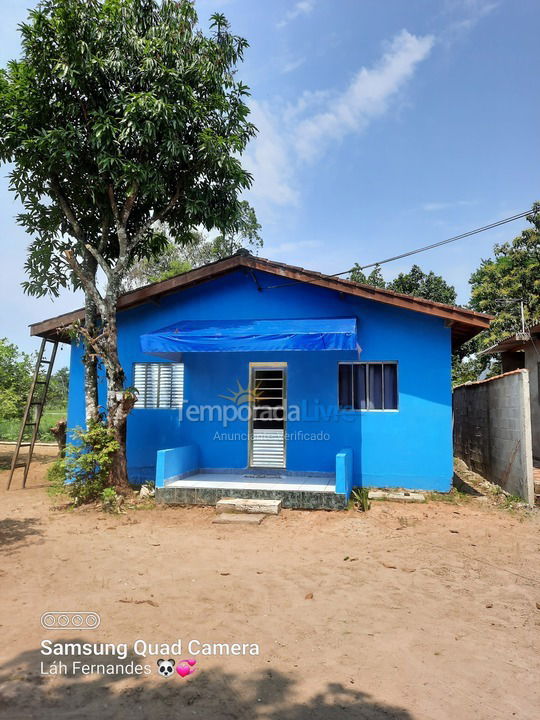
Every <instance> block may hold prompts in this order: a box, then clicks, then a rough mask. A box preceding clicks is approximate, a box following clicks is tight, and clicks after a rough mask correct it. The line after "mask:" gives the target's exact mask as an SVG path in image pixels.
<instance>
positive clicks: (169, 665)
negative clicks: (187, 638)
mask: <svg viewBox="0 0 540 720" xmlns="http://www.w3.org/2000/svg"><path fill="white" fill-rule="evenodd" d="M157 664H158V673H159V674H160V675H161V677H164V678H168V677H171V675H172V674H173V673H174V660H163V658H160V659H159V660H158V661H157Z"/></svg>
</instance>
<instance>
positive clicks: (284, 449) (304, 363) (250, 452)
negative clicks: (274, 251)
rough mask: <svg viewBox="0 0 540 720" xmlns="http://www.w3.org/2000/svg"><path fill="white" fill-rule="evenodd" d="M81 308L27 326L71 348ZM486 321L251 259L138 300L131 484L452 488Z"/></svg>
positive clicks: (211, 493) (198, 497)
mask: <svg viewBox="0 0 540 720" xmlns="http://www.w3.org/2000/svg"><path fill="white" fill-rule="evenodd" d="M82 317H83V311H82V310H78V311H75V312H73V313H69V314H67V315H64V316H60V317H58V318H53V319H51V320H45V321H44V322H41V323H37V324H35V325H33V326H32V327H31V332H32V334H33V335H39V336H40V337H49V338H50V337H54V338H58V337H60V338H61V339H62V340H63V341H64V342H69V339H68V338H67V337H66V336H65V335H62V328H64V327H66V326H67V325H69V324H70V323H72V322H74V321H75V320H79V319H81V318H82ZM489 322H490V318H489V316H487V315H482V314H480V313H476V312H472V311H470V310H465V309H463V308H458V307H452V306H448V305H443V304H440V303H435V302H431V301H428V300H424V299H422V298H413V297H410V296H407V295H401V294H398V293H394V292H392V291H388V290H383V289H380V288H374V287H371V286H367V285H362V284H359V283H355V282H351V281H348V280H342V279H339V278H336V277H332V276H327V275H322V274H320V273H316V272H312V271H308V270H304V269H302V268H297V267H292V266H289V265H284V264H282V263H276V262H271V261H268V260H263V259H261V258H256V257H253V256H251V255H249V254H248V253H245V252H242V253H239V254H237V255H235V256H232V257H230V258H227V259H225V260H221V261H219V262H216V263H212V264H210V265H207V266H205V267H202V268H198V269H196V270H192V271H190V272H187V273H184V274H182V275H179V276H177V277H174V278H171V279H169V280H165V281H163V282H160V283H155V284H153V285H149V286H147V287H144V288H140V289H138V290H134V291H132V292H129V293H126V294H125V295H123V296H122V297H121V298H120V299H119V302H118V329H119V353H120V359H121V361H122V363H123V366H124V368H125V369H126V372H127V384H128V385H134V386H136V387H137V389H138V390H139V400H138V402H137V405H136V407H135V409H134V410H133V412H132V413H131V415H130V417H129V420H128V440H127V453H128V467H129V474H130V479H131V480H132V481H133V482H143V481H145V480H150V479H154V478H156V485H157V488H158V489H157V494H158V496H159V497H161V499H163V500H165V501H167V502H181V503H208V502H215V501H216V500H217V499H219V498H220V497H223V496H231V495H236V496H238V495H239V494H240V495H241V496H243V497H246V496H247V497H249V496H251V497H281V498H282V499H283V501H284V505H285V506H286V505H289V506H291V507H343V506H344V505H345V504H346V502H347V499H348V497H349V494H350V490H351V488H352V486H357V485H358V486H359V485H362V486H365V487H367V486H379V487H381V486H382V487H405V488H418V489H424V490H439V491H447V490H449V489H450V485H451V481H452V474H453V470H452V392H451V349H452V346H454V347H455V346H459V345H460V344H461V343H463V342H465V341H466V340H468V339H469V338H471V337H473V336H474V335H476V334H477V333H479V332H481V331H482V330H483V329H485V328H487V327H488V326H489ZM82 353H83V348H82V347H81V346H80V345H77V344H76V343H73V344H72V348H71V368H70V390H69V411H68V425H69V427H70V428H73V427H74V426H77V425H83V424H84V417H85V412H84V390H83V365H82V361H81V357H82ZM102 389H103V388H102Z"/></svg>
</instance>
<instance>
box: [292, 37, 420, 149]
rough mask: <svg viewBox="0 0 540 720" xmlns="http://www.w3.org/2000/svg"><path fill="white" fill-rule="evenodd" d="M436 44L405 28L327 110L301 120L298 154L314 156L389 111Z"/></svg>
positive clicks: (297, 138) (296, 144)
mask: <svg viewBox="0 0 540 720" xmlns="http://www.w3.org/2000/svg"><path fill="white" fill-rule="evenodd" d="M433 43H434V38H433V36H431V35H427V36H424V37H417V36H416V35H411V33H409V32H407V31H406V30H403V31H402V32H401V33H399V35H397V36H396V37H395V38H394V40H393V41H392V43H391V45H390V47H389V49H388V51H387V52H386V53H385V54H384V55H383V57H382V58H381V60H380V61H379V62H378V63H377V64H376V65H374V66H373V67H371V68H366V67H363V68H360V70H359V71H358V72H357V73H356V75H355V76H354V78H353V80H352V82H351V84H350V85H349V87H348V88H347V89H346V90H345V91H344V92H343V93H342V94H341V95H338V96H337V97H336V98H334V99H332V100H331V101H330V102H329V103H328V107H327V109H326V110H325V111H323V112H320V113H318V114H317V115H315V116H314V117H311V118H307V119H306V120H304V121H303V122H302V123H300V125H299V126H298V128H297V130H296V138H295V147H296V151H297V153H298V155H299V156H300V157H302V158H303V159H305V160H308V159H311V158H313V157H314V156H315V155H317V154H319V153H320V152H321V151H322V150H323V148H324V146H325V145H328V143H329V142H331V141H333V140H339V139H341V138H342V137H343V136H344V135H346V134H348V133H356V132H360V131H362V130H364V129H365V127H366V126H367V125H368V123H369V121H370V120H371V119H372V118H374V117H376V116H378V115H382V114H383V113H384V112H385V111H386V109H387V107H388V102H389V100H390V99H391V98H392V96H393V95H395V94H396V93H397V92H398V90H400V89H401V88H402V86H403V84H404V83H405V82H406V81H407V80H408V79H409V78H410V77H411V75H412V74H413V73H414V70H415V68H416V66H417V65H418V63H419V62H421V61H422V60H424V59H425V58H426V57H427V56H428V55H429V53H430V51H431V48H432V47H433Z"/></svg>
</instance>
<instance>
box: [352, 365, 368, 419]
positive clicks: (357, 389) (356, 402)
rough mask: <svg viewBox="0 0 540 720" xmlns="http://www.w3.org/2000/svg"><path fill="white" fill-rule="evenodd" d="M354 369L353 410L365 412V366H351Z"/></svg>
mask: <svg viewBox="0 0 540 720" xmlns="http://www.w3.org/2000/svg"><path fill="white" fill-rule="evenodd" d="M353 368H354V383H353V390H354V397H353V406H354V409H355V410H365V409H366V408H367V393H366V366H365V365H353Z"/></svg>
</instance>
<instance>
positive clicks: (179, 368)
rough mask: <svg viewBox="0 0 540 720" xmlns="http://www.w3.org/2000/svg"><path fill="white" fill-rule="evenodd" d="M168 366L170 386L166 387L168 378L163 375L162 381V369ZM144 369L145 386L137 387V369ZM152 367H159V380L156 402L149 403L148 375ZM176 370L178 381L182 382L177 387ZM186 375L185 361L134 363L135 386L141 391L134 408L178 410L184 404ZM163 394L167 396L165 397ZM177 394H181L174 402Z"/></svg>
mask: <svg viewBox="0 0 540 720" xmlns="http://www.w3.org/2000/svg"><path fill="white" fill-rule="evenodd" d="M164 368H166V369H167V370H168V371H170V388H165V387H164V382H166V381H167V380H168V379H167V380H166V379H165V377H163V380H164V382H162V370H163V369H164ZM138 369H144V388H140V387H137V381H136V379H135V378H136V376H137V370H138ZM152 369H157V381H156V399H155V403H152V404H148V376H149V372H151V370H152ZM175 370H176V375H177V376H178V377H179V379H177V382H179V383H180V387H179V388H178V387H176V389H175V384H176V383H175ZM184 375H185V368H184V363H174V362H136V363H133V386H134V387H136V388H137V390H138V391H139V394H138V397H137V402H136V403H135V405H134V408H133V409H134V410H176V409H178V408H180V407H182V405H183V404H184ZM163 395H165V396H166V397H165V398H164V397H163ZM175 395H178V396H179V399H178V400H177V401H176V402H173V398H174V396H175Z"/></svg>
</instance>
